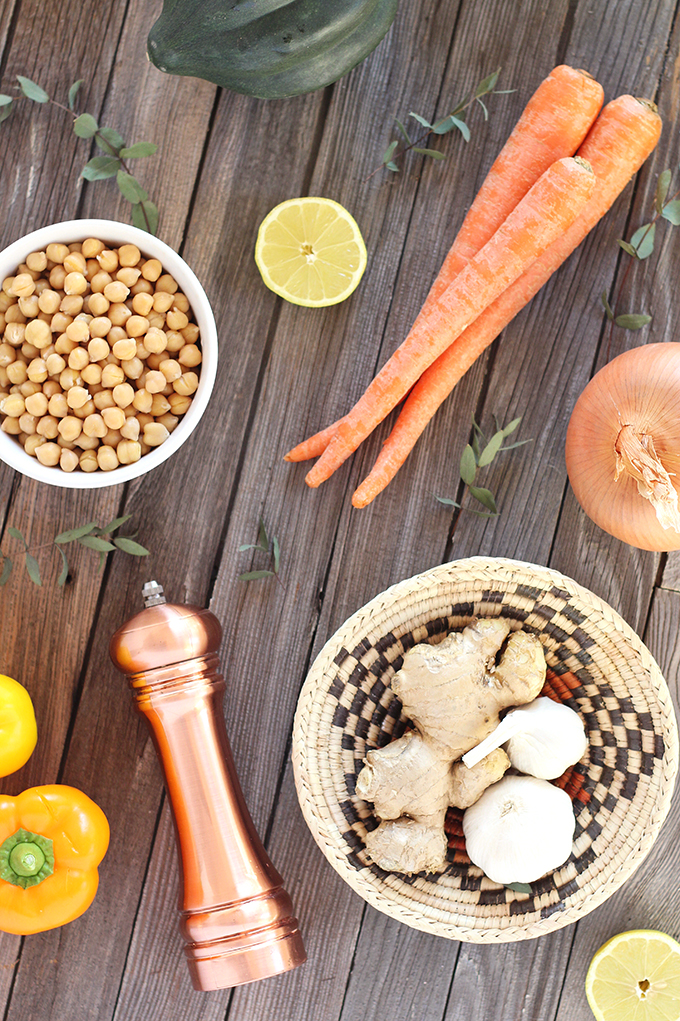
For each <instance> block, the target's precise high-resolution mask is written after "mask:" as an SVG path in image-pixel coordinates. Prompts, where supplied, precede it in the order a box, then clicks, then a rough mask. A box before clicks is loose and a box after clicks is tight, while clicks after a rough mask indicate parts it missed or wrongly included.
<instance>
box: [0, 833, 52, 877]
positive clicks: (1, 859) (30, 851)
mask: <svg viewBox="0 0 680 1021" xmlns="http://www.w3.org/2000/svg"><path fill="white" fill-rule="evenodd" d="M53 872H54V850H53V847H52V841H51V840H50V838H49V837H43V836H42V835H41V834H40V833H31V832H30V831H29V830H23V829H20V830H17V831H16V833H13V834H12V835H11V836H10V837H7V839H6V840H5V841H4V842H3V843H2V844H0V880H4V881H5V882H6V883H12V885H13V886H21V887H23V889H26V888H27V887H29V886H37V884H38V883H42V881H43V880H44V879H47V877H48V876H51V875H52V873H53Z"/></svg>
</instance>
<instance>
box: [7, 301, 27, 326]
mask: <svg viewBox="0 0 680 1021" xmlns="http://www.w3.org/2000/svg"><path fill="white" fill-rule="evenodd" d="M5 322H6V323H20V324H21V325H22V326H25V325H26V316H25V315H24V314H23V312H22V311H21V308H20V306H19V303H18V302H14V303H13V304H11V305H10V306H9V307H8V308H7V309H5Z"/></svg>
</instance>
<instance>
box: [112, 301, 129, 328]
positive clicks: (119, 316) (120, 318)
mask: <svg viewBox="0 0 680 1021" xmlns="http://www.w3.org/2000/svg"><path fill="white" fill-rule="evenodd" d="M131 315H132V312H131V311H130V309H129V308H128V307H127V305H124V304H122V303H121V302H118V303H115V304H114V303H113V302H112V303H111V305H109V312H108V316H109V319H110V320H111V323H112V325H113V326H125V324H126V322H127V321H128V319H129V318H130V316H131Z"/></svg>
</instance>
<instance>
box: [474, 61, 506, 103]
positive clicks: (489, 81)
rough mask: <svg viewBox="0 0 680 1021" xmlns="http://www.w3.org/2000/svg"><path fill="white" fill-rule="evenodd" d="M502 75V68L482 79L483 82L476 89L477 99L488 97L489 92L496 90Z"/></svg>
mask: <svg viewBox="0 0 680 1021" xmlns="http://www.w3.org/2000/svg"><path fill="white" fill-rule="evenodd" d="M500 73H501V69H500V67H499V68H498V70H496V71H492V72H491V74H489V75H487V76H486V78H482V80H481V82H480V83H479V85H478V86H477V88H476V89H475V99H479V97H480V96H486V95H488V93H489V92H493V90H494V89H495V88H496V83H497V81H498V76H499V74H500Z"/></svg>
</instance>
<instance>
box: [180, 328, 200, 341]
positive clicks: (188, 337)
mask: <svg viewBox="0 0 680 1021" xmlns="http://www.w3.org/2000/svg"><path fill="white" fill-rule="evenodd" d="M180 333H181V334H182V336H183V337H184V339H185V341H186V342H187V344H195V343H196V341H197V340H198V337H199V329H198V326H197V325H196V323H189V324H188V326H185V327H184V329H183V330H180Z"/></svg>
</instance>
